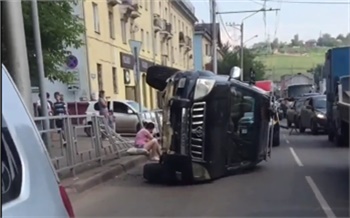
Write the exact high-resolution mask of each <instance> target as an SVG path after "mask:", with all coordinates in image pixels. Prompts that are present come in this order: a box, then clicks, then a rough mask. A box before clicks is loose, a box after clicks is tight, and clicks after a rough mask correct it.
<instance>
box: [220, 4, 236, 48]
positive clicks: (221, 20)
mask: <svg viewBox="0 0 350 218" xmlns="http://www.w3.org/2000/svg"><path fill="white" fill-rule="evenodd" d="M216 7H217V9H218V11H220V8H219V5H218V4H217V3H216ZM219 19H220V23H221V25H222V26H223V28H224V31H225V33H226V35H227V37H228V38H229V39H230V40H231V41H232V43H233V42H234V41H236V40H234V39H233V38H232V37H231V35H230V34H229V33H228V31H227V29H226V25H225V22H224V20H223V18H222V15H221V14H219Z"/></svg>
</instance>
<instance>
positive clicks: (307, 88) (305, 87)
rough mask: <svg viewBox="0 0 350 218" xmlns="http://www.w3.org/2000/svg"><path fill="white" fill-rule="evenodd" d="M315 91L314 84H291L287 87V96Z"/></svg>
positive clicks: (299, 95) (294, 96)
mask: <svg viewBox="0 0 350 218" xmlns="http://www.w3.org/2000/svg"><path fill="white" fill-rule="evenodd" d="M310 92H313V85H312V84H296V85H290V86H288V88H287V97H288V98H297V97H301V96H302V95H303V94H305V93H310Z"/></svg>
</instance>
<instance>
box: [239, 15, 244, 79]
mask: <svg viewBox="0 0 350 218" xmlns="http://www.w3.org/2000/svg"><path fill="white" fill-rule="evenodd" d="M243 28H244V25H243V22H242V23H241V28H240V29H241V54H240V61H241V81H243V79H244V77H243V76H244V70H243V69H244V68H243V67H244V66H243V61H244V60H243V52H244V41H243V40H244V38H243V33H244V31H243Z"/></svg>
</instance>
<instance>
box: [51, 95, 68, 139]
mask: <svg viewBox="0 0 350 218" xmlns="http://www.w3.org/2000/svg"><path fill="white" fill-rule="evenodd" d="M54 96H55V99H56V102H55V103H54V104H53V108H54V116H65V115H68V113H67V108H66V104H65V103H64V101H63V98H62V95H61V94H60V93H59V92H55V94H54ZM55 123H56V128H59V129H60V130H58V133H60V134H61V135H62V138H63V140H64V141H66V137H65V135H64V133H63V132H62V131H63V130H64V123H63V118H58V119H56V120H55ZM64 145H66V143H64Z"/></svg>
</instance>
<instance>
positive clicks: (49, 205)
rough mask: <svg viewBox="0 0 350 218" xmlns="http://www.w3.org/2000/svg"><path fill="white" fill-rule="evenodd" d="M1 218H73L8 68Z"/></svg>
mask: <svg viewBox="0 0 350 218" xmlns="http://www.w3.org/2000/svg"><path fill="white" fill-rule="evenodd" d="M1 78H2V82H1V84H2V88H3V89H4V90H6V95H2V103H3V104H2V111H1V162H2V171H1V187H2V192H1V197H2V200H1V206H2V217H4V218H6V217H67V218H68V217H74V212H73V208H72V204H71V202H70V200H69V198H68V195H67V193H66V191H65V188H64V187H63V186H62V185H60V181H59V179H58V177H57V174H56V171H55V169H54V167H53V166H52V163H51V160H50V158H49V156H48V152H47V150H46V148H45V146H44V143H43V141H42V139H41V136H40V133H39V132H38V130H37V128H36V125H35V123H34V121H33V119H32V117H31V115H30V114H29V112H28V110H27V108H26V106H25V105H24V102H23V100H22V98H21V96H20V93H19V92H18V90H17V88H16V86H15V84H14V82H13V81H12V79H11V77H10V75H9V74H8V72H7V70H6V68H5V66H2V75H1Z"/></svg>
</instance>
